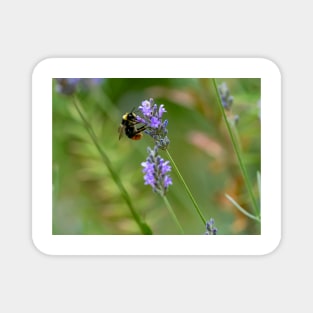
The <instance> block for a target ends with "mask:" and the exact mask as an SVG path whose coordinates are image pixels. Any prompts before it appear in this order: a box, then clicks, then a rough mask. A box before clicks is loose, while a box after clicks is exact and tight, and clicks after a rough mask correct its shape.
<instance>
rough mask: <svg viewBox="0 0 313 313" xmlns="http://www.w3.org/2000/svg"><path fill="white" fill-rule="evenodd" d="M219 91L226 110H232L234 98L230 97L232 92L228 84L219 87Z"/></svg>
mask: <svg viewBox="0 0 313 313" xmlns="http://www.w3.org/2000/svg"><path fill="white" fill-rule="evenodd" d="M218 91H219V94H220V97H221V101H222V105H223V107H224V108H225V110H228V111H229V110H230V109H231V107H232V105H233V102H234V97H233V96H231V95H230V91H229V89H228V87H227V84H226V83H225V82H224V83H222V84H220V85H219V86H218Z"/></svg>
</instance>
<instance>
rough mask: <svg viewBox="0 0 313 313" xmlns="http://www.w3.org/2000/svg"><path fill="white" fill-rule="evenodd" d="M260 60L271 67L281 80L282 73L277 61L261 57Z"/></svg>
mask: <svg viewBox="0 0 313 313" xmlns="http://www.w3.org/2000/svg"><path fill="white" fill-rule="evenodd" d="M259 60H261V61H262V62H265V63H266V65H267V66H269V67H270V68H271V69H272V70H273V71H274V72H276V73H277V75H278V76H279V79H281V77H282V72H281V69H280V67H279V65H278V64H277V63H276V62H275V61H273V60H271V59H269V58H265V57H261V58H259Z"/></svg>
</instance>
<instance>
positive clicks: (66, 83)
mask: <svg viewBox="0 0 313 313" xmlns="http://www.w3.org/2000/svg"><path fill="white" fill-rule="evenodd" d="M55 80H56V86H55V89H56V92H58V93H62V94H64V95H72V94H73V93H74V92H75V91H76V87H77V85H78V83H79V81H80V80H81V78H56V79H55Z"/></svg>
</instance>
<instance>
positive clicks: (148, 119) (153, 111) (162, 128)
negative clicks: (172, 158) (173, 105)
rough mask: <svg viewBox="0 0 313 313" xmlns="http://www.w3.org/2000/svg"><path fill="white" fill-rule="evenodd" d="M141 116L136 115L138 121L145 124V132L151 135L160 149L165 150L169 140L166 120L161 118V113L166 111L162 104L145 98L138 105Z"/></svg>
mask: <svg viewBox="0 0 313 313" xmlns="http://www.w3.org/2000/svg"><path fill="white" fill-rule="evenodd" d="M138 109H139V111H140V112H141V113H142V115H143V117H141V116H137V120H138V122H140V123H142V124H144V125H145V126H146V130H145V133H146V134H148V135H149V136H151V137H152V138H153V140H154V142H155V144H156V146H157V147H158V148H160V149H163V150H166V149H167V147H168V145H169V143H170V140H169V139H168V137H167V133H168V130H167V124H168V121H167V120H164V121H163V120H162V116H163V113H165V112H166V110H165V108H164V105H163V104H161V105H160V106H159V107H158V105H157V104H156V103H154V100H153V99H152V98H150V99H149V101H148V100H145V101H143V102H142V103H141V105H140V106H139V107H138Z"/></svg>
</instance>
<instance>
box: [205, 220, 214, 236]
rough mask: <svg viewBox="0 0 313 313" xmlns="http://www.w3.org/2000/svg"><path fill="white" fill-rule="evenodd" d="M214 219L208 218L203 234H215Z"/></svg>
mask: <svg viewBox="0 0 313 313" xmlns="http://www.w3.org/2000/svg"><path fill="white" fill-rule="evenodd" d="M214 223H215V221H214V219H213V218H210V220H209V221H208V222H206V225H205V227H206V232H205V233H204V234H205V235H217V228H216V227H213V225H214Z"/></svg>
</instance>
